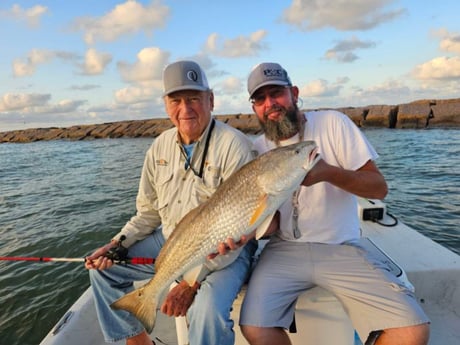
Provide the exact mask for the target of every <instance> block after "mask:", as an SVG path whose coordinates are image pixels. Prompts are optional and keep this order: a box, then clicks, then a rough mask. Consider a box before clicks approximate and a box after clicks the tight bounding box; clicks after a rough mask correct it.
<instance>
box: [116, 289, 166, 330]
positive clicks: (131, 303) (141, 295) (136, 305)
mask: <svg viewBox="0 0 460 345" xmlns="http://www.w3.org/2000/svg"><path fill="white" fill-rule="evenodd" d="M110 307H111V308H112V309H116V310H126V311H129V312H130V313H131V314H133V315H134V316H135V317H136V318H137V319H138V320H139V321H140V322H141V323H142V324H143V325H144V327H145V329H146V331H147V333H151V332H152V330H153V327H154V326H155V319H156V316H157V301H156V300H155V299H153V298H148V294H147V293H146V291H145V286H144V287H141V288H139V289H137V290H134V291H132V292H130V293H128V294H126V295H124V296H123V297H121V298H119V299H118V300H116V301H115V302H113V303H112V304H111V305H110Z"/></svg>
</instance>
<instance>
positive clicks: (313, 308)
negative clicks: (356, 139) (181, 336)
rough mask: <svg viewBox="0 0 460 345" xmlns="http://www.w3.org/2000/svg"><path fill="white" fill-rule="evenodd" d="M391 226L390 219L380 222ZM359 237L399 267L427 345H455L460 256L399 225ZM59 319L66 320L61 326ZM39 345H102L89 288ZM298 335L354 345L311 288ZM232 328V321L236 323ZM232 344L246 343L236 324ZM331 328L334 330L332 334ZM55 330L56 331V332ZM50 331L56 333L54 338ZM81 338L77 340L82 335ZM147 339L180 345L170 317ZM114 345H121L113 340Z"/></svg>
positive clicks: (373, 227)
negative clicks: (425, 321)
mask: <svg viewBox="0 0 460 345" xmlns="http://www.w3.org/2000/svg"><path fill="white" fill-rule="evenodd" d="M383 221H384V222H388V223H391V222H392V220H391V219H389V218H388V219H384V220H383ZM362 235H363V236H364V237H367V238H369V239H370V243H371V244H375V246H376V248H377V250H381V251H382V252H383V253H385V254H386V255H387V256H388V258H389V260H392V261H394V262H395V263H397V265H395V266H396V267H395V268H394V269H395V270H398V269H399V267H401V268H402V269H403V270H404V272H405V274H406V275H407V277H408V279H409V281H410V282H411V283H412V284H413V285H414V287H415V293H416V296H417V299H418V300H419V302H420V303H421V305H422V307H423V309H424V310H425V312H426V313H427V314H428V316H429V317H430V319H431V322H432V325H431V338H430V342H429V344H430V345H457V344H458V343H459V340H458V339H460V327H459V325H460V256H459V255H457V254H455V253H453V252H451V251H449V250H448V249H446V248H444V247H442V246H441V245H439V244H437V243H435V242H433V241H432V240H430V239H428V238H427V237H425V236H423V235H421V234H420V233H419V232H417V231H415V230H413V229H411V228H409V227H407V226H406V225H404V224H402V223H399V224H398V225H397V226H395V227H384V226H381V225H379V224H377V223H373V222H363V223H362ZM243 296H244V289H243V291H242V292H241V293H240V295H239V297H238V298H237V300H236V301H235V303H234V305H233V307H234V309H233V312H232V316H233V319H234V320H237V319H238V315H239V310H240V306H241V301H242V299H243ZM63 320H66V322H64V321H63ZM60 322H61V324H62V325H61V327H59V324H58V325H57V326H56V327H55V328H54V329H53V330H51V331H50V333H49V334H48V335H47V337H46V338H45V339H43V341H42V343H41V345H77V344H78V345H81V344H92V345H102V344H104V341H103V338H102V334H101V331H100V328H99V324H98V321H97V316H96V313H95V308H94V304H93V299H92V294H91V290H90V289H88V290H87V291H86V292H85V293H84V294H83V295H82V296H81V297H80V299H79V300H78V301H77V302H76V303H75V304H74V305H73V306H72V307H71V309H70V310H69V311H68V313H67V314H66V315H65V316H64V317H63V318H62V319H61V321H60ZM296 324H297V333H294V334H290V338H291V341H292V343H293V344H294V345H300V344H302V345H322V344H324V345H326V344H327V345H329V344H336V345H359V344H361V343H360V342H359V340H357V339H355V334H354V330H353V328H352V326H351V323H350V321H349V320H348V318H347V316H346V314H345V312H344V310H343V308H342V306H341V304H340V303H339V302H338V301H337V299H336V298H335V297H334V296H333V295H331V294H330V293H329V292H327V291H325V290H323V289H321V288H314V289H312V290H310V291H308V292H306V293H304V294H303V295H302V296H301V298H300V299H299V301H298V303H297V306H296ZM235 325H237V321H235ZM234 329H235V333H236V339H237V340H236V344H237V345H241V344H247V343H246V341H245V340H244V338H243V337H242V335H241V333H240V331H239V327H238V326H235V327H234ZM331 329H333V330H334V332H331ZM56 330H57V331H56ZM54 333H55V334H54ZM83 334H84V336H85V337H86V338H85V339H84V341H83V340H82V335H83ZM151 336H152V339H155V341H156V343H157V344H168V345H184V344H186V343H187V342H186V341H185V342H182V341H181V342H180V343H179V341H178V338H177V335H176V326H175V319H174V318H170V317H167V316H165V315H164V314H162V313H158V319H157V323H156V326H155V329H154V331H153V333H152V335H151ZM116 344H117V345H121V344H124V342H118V343H116Z"/></svg>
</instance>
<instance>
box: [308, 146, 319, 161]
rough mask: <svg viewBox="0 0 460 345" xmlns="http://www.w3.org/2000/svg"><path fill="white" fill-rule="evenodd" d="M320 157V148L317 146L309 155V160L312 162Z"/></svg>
mask: <svg viewBox="0 0 460 345" xmlns="http://www.w3.org/2000/svg"><path fill="white" fill-rule="evenodd" d="M318 157H319V153H318V148H317V147H315V148H314V149H313V150H311V152H310V154H309V155H308V161H309V162H310V163H311V162H313V161H314V160H315V159H317V158H318Z"/></svg>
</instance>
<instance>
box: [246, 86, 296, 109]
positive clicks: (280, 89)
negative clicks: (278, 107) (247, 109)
mask: <svg viewBox="0 0 460 345" xmlns="http://www.w3.org/2000/svg"><path fill="white" fill-rule="evenodd" d="M287 88H289V86H277V87H273V88H271V89H268V90H267V91H266V92H259V93H256V94H255V95H254V96H253V97H252V98H251V103H252V104H254V105H257V106H259V105H262V104H264V103H265V99H266V98H267V97H270V98H272V99H279V98H281V97H283V96H284V95H285V91H286V89H287Z"/></svg>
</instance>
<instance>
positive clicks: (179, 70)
mask: <svg viewBox="0 0 460 345" xmlns="http://www.w3.org/2000/svg"><path fill="white" fill-rule="evenodd" d="M182 90H197V91H209V90H210V88H209V85H208V80H207V79H206V74H204V71H203V69H202V68H201V67H200V65H198V64H197V63H196V62H194V61H177V62H173V63H172V64H169V65H168V66H166V67H165V69H164V71H163V96H166V95H169V94H170V93H172V92H176V91H182Z"/></svg>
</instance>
